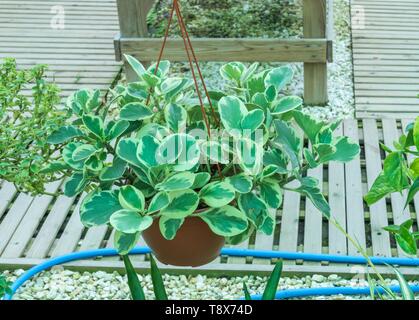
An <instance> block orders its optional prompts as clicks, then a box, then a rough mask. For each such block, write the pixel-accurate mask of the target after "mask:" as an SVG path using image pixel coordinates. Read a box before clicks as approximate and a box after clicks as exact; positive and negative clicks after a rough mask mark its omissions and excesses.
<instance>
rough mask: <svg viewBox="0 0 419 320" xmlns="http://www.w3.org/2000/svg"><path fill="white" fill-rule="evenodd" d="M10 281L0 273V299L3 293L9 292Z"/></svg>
mask: <svg viewBox="0 0 419 320" xmlns="http://www.w3.org/2000/svg"><path fill="white" fill-rule="evenodd" d="M11 286H12V283H11V282H10V281H7V279H6V277H5V276H4V275H3V274H1V273H0V300H1V298H2V297H3V296H4V295H5V294H11V293H12V290H11Z"/></svg>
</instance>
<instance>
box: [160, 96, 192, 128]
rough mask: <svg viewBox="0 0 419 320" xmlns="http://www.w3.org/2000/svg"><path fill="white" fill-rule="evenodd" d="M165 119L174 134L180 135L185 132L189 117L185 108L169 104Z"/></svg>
mask: <svg viewBox="0 0 419 320" xmlns="http://www.w3.org/2000/svg"><path fill="white" fill-rule="evenodd" d="M164 118H165V120H166V123H167V124H168V126H169V128H170V129H171V130H172V132H174V133H179V132H182V131H184V130H185V128H186V120H187V118H188V115H187V113H186V110H185V109H184V108H183V107H181V106H179V105H177V104H174V103H169V104H168V105H167V106H166V107H165V109H164Z"/></svg>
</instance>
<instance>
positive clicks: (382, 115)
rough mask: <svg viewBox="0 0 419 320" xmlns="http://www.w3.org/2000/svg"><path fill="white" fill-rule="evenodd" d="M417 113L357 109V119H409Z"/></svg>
mask: <svg viewBox="0 0 419 320" xmlns="http://www.w3.org/2000/svg"><path fill="white" fill-rule="evenodd" d="M416 115H418V113H416V112H404V113H398V112H380V111H357V112H356V117H357V118H359V119H410V118H412V117H415V116H416Z"/></svg>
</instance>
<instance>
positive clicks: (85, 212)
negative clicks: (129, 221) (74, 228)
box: [80, 191, 122, 228]
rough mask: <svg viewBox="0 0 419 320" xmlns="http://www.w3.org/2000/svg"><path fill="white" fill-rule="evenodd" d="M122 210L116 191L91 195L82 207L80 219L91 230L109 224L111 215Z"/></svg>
mask: <svg viewBox="0 0 419 320" xmlns="http://www.w3.org/2000/svg"><path fill="white" fill-rule="evenodd" d="M121 209H122V206H121V205H120V204H119V200H118V194H117V193H116V192H115V191H102V192H98V193H91V194H89V195H88V196H87V197H86V198H85V200H84V201H83V203H82V205H81V207H80V218H81V221H82V223H83V224H84V225H85V226H86V227H88V228H90V227H94V226H99V225H103V224H106V223H108V222H109V219H110V217H111V215H112V214H113V213H114V212H116V211H118V210H121Z"/></svg>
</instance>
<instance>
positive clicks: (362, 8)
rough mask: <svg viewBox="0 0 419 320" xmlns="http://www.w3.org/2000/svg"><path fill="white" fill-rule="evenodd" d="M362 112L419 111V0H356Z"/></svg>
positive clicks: (355, 35) (371, 115) (355, 50)
mask: <svg viewBox="0 0 419 320" xmlns="http://www.w3.org/2000/svg"><path fill="white" fill-rule="evenodd" d="M352 27H353V33H352V36H353V61H354V80H355V102H356V115H357V117H368V118H383V117H386V118H400V117H411V118H414V117H415V116H417V115H418V114H419V99H418V98H417V95H418V93H419V0H400V1H392V0H353V1H352Z"/></svg>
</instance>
